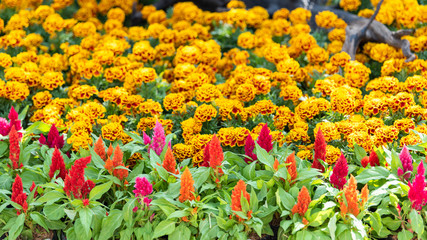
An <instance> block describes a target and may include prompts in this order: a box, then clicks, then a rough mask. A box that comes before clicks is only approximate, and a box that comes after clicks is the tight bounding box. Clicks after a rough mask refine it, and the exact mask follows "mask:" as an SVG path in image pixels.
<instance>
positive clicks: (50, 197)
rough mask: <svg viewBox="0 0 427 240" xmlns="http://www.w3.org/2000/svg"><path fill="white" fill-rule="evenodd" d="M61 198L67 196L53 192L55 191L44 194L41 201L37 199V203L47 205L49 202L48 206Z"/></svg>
mask: <svg viewBox="0 0 427 240" xmlns="http://www.w3.org/2000/svg"><path fill="white" fill-rule="evenodd" d="M61 198H65V194H63V193H61V192H58V191H55V190H53V191H50V192H47V193H45V194H43V196H41V197H40V198H39V199H37V203H46V202H47V204H49V203H54V202H56V201H58V200H59V199H61Z"/></svg>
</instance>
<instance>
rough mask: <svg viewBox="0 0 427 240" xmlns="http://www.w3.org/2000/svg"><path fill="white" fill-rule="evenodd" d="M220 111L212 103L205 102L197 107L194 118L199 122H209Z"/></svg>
mask: <svg viewBox="0 0 427 240" xmlns="http://www.w3.org/2000/svg"><path fill="white" fill-rule="evenodd" d="M217 113H218V111H217V110H216V109H215V107H213V106H212V105H207V104H203V105H200V106H199V107H197V109H196V112H195V113H194V119H196V120H197V121H199V122H202V123H203V122H207V121H210V120H212V118H214V117H216V115H217Z"/></svg>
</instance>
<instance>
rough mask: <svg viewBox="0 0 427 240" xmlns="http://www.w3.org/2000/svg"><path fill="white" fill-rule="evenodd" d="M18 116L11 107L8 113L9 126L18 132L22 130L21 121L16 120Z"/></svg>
mask: <svg viewBox="0 0 427 240" xmlns="http://www.w3.org/2000/svg"><path fill="white" fill-rule="evenodd" d="M18 117H19V115H18V113H17V112H16V110H15V108H14V107H13V106H12V108H11V109H10V111H9V115H8V118H9V126H10V127H11V128H12V127H13V126H14V127H15V129H16V131H19V130H21V129H22V125H21V120H19V119H18Z"/></svg>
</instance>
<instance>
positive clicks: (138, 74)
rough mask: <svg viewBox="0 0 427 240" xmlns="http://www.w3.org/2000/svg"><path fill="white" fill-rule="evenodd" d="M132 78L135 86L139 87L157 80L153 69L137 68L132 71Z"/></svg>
mask: <svg viewBox="0 0 427 240" xmlns="http://www.w3.org/2000/svg"><path fill="white" fill-rule="evenodd" d="M132 77H133V78H134V80H135V82H136V84H137V85H138V86H141V84H142V83H149V82H153V81H155V80H156V78H157V73H156V70H155V69H154V68H145V67H144V68H138V69H136V70H133V71H132Z"/></svg>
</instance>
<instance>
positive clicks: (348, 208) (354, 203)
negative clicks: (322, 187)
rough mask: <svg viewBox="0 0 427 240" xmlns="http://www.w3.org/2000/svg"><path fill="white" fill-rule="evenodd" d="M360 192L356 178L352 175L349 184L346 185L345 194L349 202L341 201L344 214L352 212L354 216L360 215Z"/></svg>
mask: <svg viewBox="0 0 427 240" xmlns="http://www.w3.org/2000/svg"><path fill="white" fill-rule="evenodd" d="M358 192H359V191H357V182H356V179H355V178H354V176H353V175H351V177H350V180H349V181H348V186H346V187H344V196H345V199H346V202H347V203H345V201H344V200H341V202H340V206H341V215H342V216H345V215H346V214H347V213H351V214H353V215H354V216H357V215H359V204H358V197H357V195H358Z"/></svg>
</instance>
